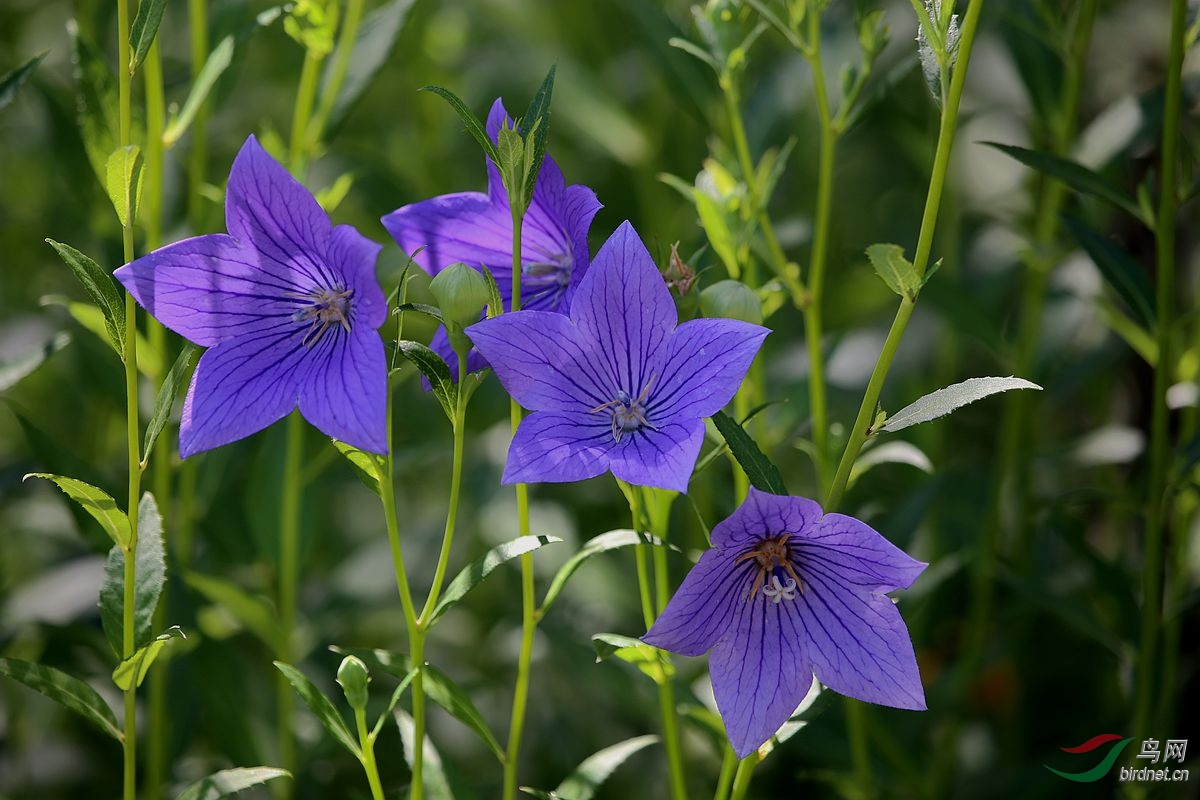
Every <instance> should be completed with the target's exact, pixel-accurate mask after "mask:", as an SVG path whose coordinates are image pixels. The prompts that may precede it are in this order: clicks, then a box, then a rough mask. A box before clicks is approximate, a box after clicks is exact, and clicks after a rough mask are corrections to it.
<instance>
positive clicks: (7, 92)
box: [0, 51, 49, 110]
mask: <svg viewBox="0 0 1200 800" xmlns="http://www.w3.org/2000/svg"><path fill="white" fill-rule="evenodd" d="M47 52H49V51H47ZM45 57H46V53H42V54H41V55H36V56H34V57H33V58H31V59H29V60H28V61H26V62H25V63H24V64H22V65H21V66H19V67H17V68H16V69H14V70H13V71H12V72H9V73H6V74H5V76H4V77H3V78H0V110H3V109H4V108H5V107H6V106H8V105H9V104H10V103H12V101H13V98H15V97H16V96H17V90H18V89H20V88H21V85H22V84H24V83H25V81H27V80H29V76H30V75H32V74H33V71H34V70H35V69H37V66H38V64H40V63H42V59H43V58H45Z"/></svg>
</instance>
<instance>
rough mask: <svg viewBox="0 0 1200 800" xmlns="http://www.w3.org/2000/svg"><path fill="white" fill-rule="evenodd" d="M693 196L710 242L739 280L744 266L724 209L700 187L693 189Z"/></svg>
mask: <svg viewBox="0 0 1200 800" xmlns="http://www.w3.org/2000/svg"><path fill="white" fill-rule="evenodd" d="M692 198H693V199H694V200H695V202H696V212H697V213H698V214H699V215H700V226H701V227H702V228H704V233H705V235H706V236H708V242H709V244H711V245H712V248H713V250H714V251H716V254H717V255H718V256H720V257H721V262H722V263H724V264H725V269H726V270H728V271H729V277H731V278H733V279H734V280H737V279H738V277H739V276H740V275H741V269H742V267H741V262H740V261H738V256H737V245H735V244H734V241H733V233H732V232H731V231H730V230H729V223H728V222H727V221H726V220H725V211H724V209H722V208H721V204H720V202H718V201H717V200H716V199H715V198H713V197H712V195H710V194H708V193H707V192H703V191H701V190H699V189H694V190H693V191H692Z"/></svg>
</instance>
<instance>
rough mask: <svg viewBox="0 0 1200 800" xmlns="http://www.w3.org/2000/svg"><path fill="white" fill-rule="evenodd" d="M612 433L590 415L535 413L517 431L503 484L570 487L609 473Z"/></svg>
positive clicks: (604, 421) (597, 417)
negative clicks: (572, 484) (564, 484)
mask: <svg viewBox="0 0 1200 800" xmlns="http://www.w3.org/2000/svg"><path fill="white" fill-rule="evenodd" d="M612 441H613V439H612V430H611V425H610V423H609V422H608V421H607V419H604V420H600V419H599V415H598V414H588V413H587V412H565V411H536V412H534V413H533V414H530V415H529V416H528V417H526V418H525V419H524V420H523V421H522V422H521V425H520V427H518V428H517V434H516V436H514V437H513V440H512V444H511V445H509V448H508V463H507V464H505V466H504V478H503V481H502V482H503V483H569V482H571V481H582V480H586V479H587V478H594V477H596V476H597V475H599V474H601V473H602V472H604V471H605V470H606V469H608V451H609V449H610V447H611V446H612Z"/></svg>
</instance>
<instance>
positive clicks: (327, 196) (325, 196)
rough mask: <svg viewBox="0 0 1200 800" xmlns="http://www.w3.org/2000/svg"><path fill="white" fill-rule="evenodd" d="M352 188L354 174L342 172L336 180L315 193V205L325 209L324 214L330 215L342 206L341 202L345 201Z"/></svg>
mask: <svg viewBox="0 0 1200 800" xmlns="http://www.w3.org/2000/svg"><path fill="white" fill-rule="evenodd" d="M353 186H354V173H352V172H343V173H342V174H341V175H338V176H337V179H336V180H335V181H334V182H333V183H331V184H329V185H328V186H326V187H325V188H324V189H322V190H321V191H319V192H317V194H316V199H317V203H318V204H319V205H320V206H321V208H323V209H325V213H326V214H332V213H333V212H334V211H335V210H337V207H338V206H340V205H341V204H342V201H343V200H345V199H346V195H347V194H349V193H350V189H351V188H352V187H353Z"/></svg>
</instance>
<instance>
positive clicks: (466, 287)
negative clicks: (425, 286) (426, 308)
mask: <svg viewBox="0 0 1200 800" xmlns="http://www.w3.org/2000/svg"><path fill="white" fill-rule="evenodd" d="M429 291H431V292H433V296H434V298H435V299H436V300H437V304H438V309H439V310H441V312H442V319H444V320H445V321H446V322H447V323H449V324H450V325H457V326H459V327H466V326H467V325H473V324H475V323H476V322H478V321H479V315H480V313H482V311H483V307H484V306H486V305H487V304H488V300H490V299H491V294H490V292H488V285H487V281H486V280H484V278H483V275H481V274H479V273H478V272H476V271H475V270H473V269H471V268H470V267H468V266H467V265H466V264H461V263H460V264H451V265H450V266H448V267H446V268H445V269H444V270H442V271H441V272H439V273H438V274H437V275H435V276H434V277H433V282H432V283H430V284H429Z"/></svg>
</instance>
